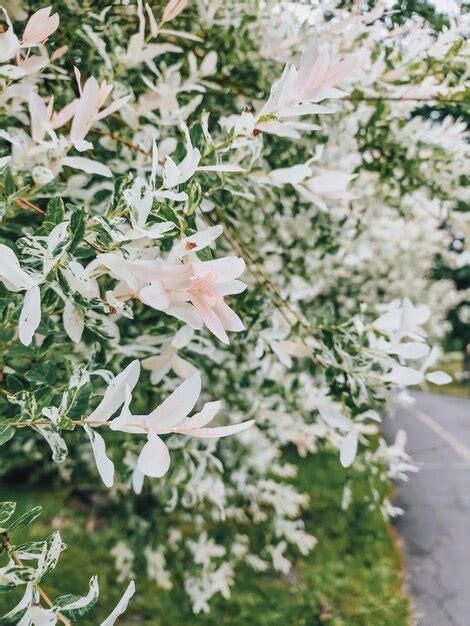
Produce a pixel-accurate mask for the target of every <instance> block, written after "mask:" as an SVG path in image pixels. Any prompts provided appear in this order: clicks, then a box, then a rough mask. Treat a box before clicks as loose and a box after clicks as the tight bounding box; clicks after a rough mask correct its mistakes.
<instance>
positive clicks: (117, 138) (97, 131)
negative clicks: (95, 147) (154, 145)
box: [90, 128, 151, 157]
mask: <svg viewBox="0 0 470 626" xmlns="http://www.w3.org/2000/svg"><path fill="white" fill-rule="evenodd" d="M90 132H91V133H95V134H96V135H101V136H102V137H109V139H113V140H114V141H117V142H118V143H122V144H124V145H125V146H127V147H128V148H133V149H134V150H137V151H138V152H141V153H142V154H145V156H148V157H149V156H151V155H150V152H148V150H145V149H144V148H142V147H141V146H139V145H138V144H136V143H134V142H133V141H131V140H130V139H127V138H126V137H121V136H120V135H116V134H115V133H111V132H107V131H105V130H100V129H99V128H92V129H91V130H90Z"/></svg>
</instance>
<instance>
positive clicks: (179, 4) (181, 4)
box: [162, 0, 188, 24]
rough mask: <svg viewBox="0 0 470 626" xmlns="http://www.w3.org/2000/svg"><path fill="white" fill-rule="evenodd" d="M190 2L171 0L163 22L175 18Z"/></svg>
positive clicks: (166, 8) (164, 12)
mask: <svg viewBox="0 0 470 626" xmlns="http://www.w3.org/2000/svg"><path fill="white" fill-rule="evenodd" d="M187 4H188V0H170V1H169V3H168V4H167V5H166V7H165V10H164V11H163V17H162V24H164V23H165V22H169V21H171V20H173V19H174V18H175V17H176V16H177V15H179V14H180V13H181V11H183V10H184V9H185V8H186V6H187Z"/></svg>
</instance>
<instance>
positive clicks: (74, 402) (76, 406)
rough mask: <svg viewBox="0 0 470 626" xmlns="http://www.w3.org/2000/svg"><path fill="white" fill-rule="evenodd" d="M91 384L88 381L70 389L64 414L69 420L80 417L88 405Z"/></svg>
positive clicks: (91, 391)
mask: <svg viewBox="0 0 470 626" xmlns="http://www.w3.org/2000/svg"><path fill="white" fill-rule="evenodd" d="M92 393H93V385H92V384H91V383H90V382H87V383H85V384H84V385H82V386H81V387H76V388H74V389H72V390H71V392H70V393H69V396H68V399H67V400H68V401H67V408H66V411H65V414H66V416H67V417H68V418H69V419H71V420H79V419H81V418H82V417H83V416H84V415H85V413H86V412H87V410H88V407H89V406H90V399H91V394H92Z"/></svg>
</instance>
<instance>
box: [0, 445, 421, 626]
mask: <svg viewBox="0 0 470 626" xmlns="http://www.w3.org/2000/svg"><path fill="white" fill-rule="evenodd" d="M351 480H353V481H354V493H355V501H354V502H353V503H352V504H351V506H350V508H349V509H348V510H347V511H342V510H341V498H342V493H343V487H344V485H345V483H346V481H351ZM299 481H300V485H301V489H302V490H304V491H306V492H308V493H309V494H310V496H311V503H312V505H311V509H310V510H309V511H308V514H307V515H306V517H305V523H306V526H307V529H308V530H309V531H311V532H312V533H313V534H314V535H315V536H316V537H317V539H318V544H317V546H316V547H315V549H314V550H313V551H312V553H311V554H310V555H309V556H308V557H307V558H304V559H301V560H299V561H298V563H297V564H296V567H295V569H294V571H293V572H292V573H291V574H289V576H287V577H282V576H281V575H276V576H274V575H269V576H267V575H260V574H254V573H253V572H252V571H251V570H248V569H246V570H243V569H242V570H241V571H239V572H238V575H237V580H236V583H235V585H234V586H233V588H232V596H231V598H230V600H229V601H225V600H223V599H222V598H219V597H218V598H217V599H216V600H215V601H214V602H213V605H212V612H211V613H210V614H209V615H202V616H201V615H199V616H195V615H193V614H192V612H191V608H190V606H189V603H188V600H187V598H186V597H185V594H184V592H183V590H182V589H181V588H174V589H173V590H172V591H171V592H166V591H162V590H161V589H159V588H157V587H156V586H155V584H154V583H152V581H148V580H146V577H145V574H143V573H142V574H141V575H140V576H138V577H137V584H138V591H137V593H136V595H135V596H134V598H133V599H132V601H131V604H130V606H129V609H128V611H127V613H126V614H125V616H123V617H122V618H121V619H120V621H119V624H121V625H122V626H125V625H128V626H131V625H136V624H139V625H152V626H170V625H171V626H180V625H183V624H184V625H186V624H191V626H240V625H242V624H248V623H249V624H250V625H253V626H302V625H305V626H307V625H308V626H316V625H323V624H325V625H330V626H370V625H371V624H374V625H380V626H405V625H407V624H408V623H409V617H408V616H409V600H408V598H407V597H406V595H405V594H404V592H403V575H402V566H401V555H400V553H399V551H398V550H397V548H396V546H395V544H394V541H393V539H392V536H391V533H390V529H389V526H388V524H387V523H386V522H385V521H384V520H383V518H382V516H381V515H380V513H379V512H378V511H375V510H370V509H369V508H368V505H367V504H366V503H365V501H364V498H365V497H366V494H367V493H368V492H369V489H370V488H369V486H368V484H367V476H366V475H365V474H364V473H362V474H360V473H357V472H356V471H355V470H352V469H350V470H343V469H342V468H340V466H339V462H338V459H337V457H336V456H333V455H331V454H327V453H321V454H318V455H314V456H311V457H310V458H308V459H306V460H305V461H303V462H302V464H301V471H300V476H299ZM66 496H67V494H66V492H65V491H60V490H58V491H55V492H52V493H51V492H50V491H49V492H46V491H40V490H38V489H36V490H35V491H34V492H31V491H30V490H27V489H26V488H24V487H21V486H18V485H15V486H11V485H10V486H9V485H4V486H3V487H2V488H0V499H1V500H7V499H14V500H16V501H17V502H18V508H19V511H21V512H22V511H23V510H24V509H26V508H27V507H28V506H32V505H35V504H38V503H41V504H42V505H43V507H44V513H43V515H42V516H41V518H39V520H37V521H36V522H35V523H34V524H33V525H32V526H31V527H28V528H27V529H23V530H22V531H20V532H21V537H19V538H18V540H19V541H24V540H26V539H33V538H42V537H44V536H46V535H47V534H48V533H49V532H50V523H51V521H52V520H53V519H54V518H55V519H56V520H58V519H62V520H64V522H65V523H64V527H63V529H61V534H62V538H63V540H64V541H65V542H66V543H68V544H69V546H70V547H69V549H68V550H67V551H65V552H64V553H63V554H62V557H61V560H60V562H59V566H58V567H57V569H56V570H55V572H53V573H52V574H50V575H49V576H48V578H47V579H46V580H45V581H44V585H43V586H44V588H45V589H46V591H47V593H48V594H49V595H50V597H56V596H57V595H60V594H61V593H76V594H84V593H85V592H86V590H87V586H88V580H89V578H90V577H91V575H92V574H93V573H97V574H98V575H99V581H100V587H101V594H100V599H99V603H98V606H97V607H96V608H95V609H93V611H92V612H90V613H89V617H87V618H86V619H84V620H82V621H81V622H80V624H82V626H91V625H93V626H96V624H99V623H100V620H101V619H103V618H104V617H105V616H106V614H107V613H109V612H110V610H111V609H112V607H113V606H114V603H115V602H116V601H117V599H118V598H119V595H120V593H121V592H122V591H123V589H124V587H125V584H124V583H123V584H117V583H116V582H115V580H116V576H117V573H116V571H115V569H114V565H113V563H112V560H111V559H110V557H109V553H108V550H109V546H110V545H112V538H111V536H110V531H109V528H108V527H107V526H106V525H104V526H103V527H102V528H101V529H98V530H90V511H89V510H88V511H87V510H86V508H80V507H76V508H75V509H73V510H72V512H71V510H70V502H69V506H67V507H66V506H65V499H66ZM14 540H15V538H13V541H14ZM14 602H15V599H14V597H13V594H12V593H7V594H5V593H4V594H0V609H1V610H2V613H0V614H3V613H4V612H6V610H8V609H10V608H11V607H12V606H13V604H14Z"/></svg>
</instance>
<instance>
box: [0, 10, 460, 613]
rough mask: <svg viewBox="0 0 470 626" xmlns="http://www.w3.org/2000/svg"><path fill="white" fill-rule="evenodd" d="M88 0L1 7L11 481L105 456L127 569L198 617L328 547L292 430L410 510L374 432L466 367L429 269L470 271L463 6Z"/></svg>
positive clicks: (446, 285)
mask: <svg viewBox="0 0 470 626" xmlns="http://www.w3.org/2000/svg"><path fill="white" fill-rule="evenodd" d="M95 4H96V3H92V2H80V3H77V2H75V1H74V0H70V1H68V2H64V3H61V6H60V8H59V13H60V16H59V15H58V14H57V13H54V12H53V10H51V9H50V8H41V5H40V4H38V3H36V2H29V3H24V6H25V8H27V9H28V11H27V12H25V11H23V8H22V5H20V4H18V3H7V5H6V7H5V17H4V29H3V32H2V33H1V34H0V60H1V62H2V66H1V68H0V72H1V75H0V80H1V82H2V93H1V100H0V123H1V126H2V130H1V135H0V138H1V144H0V155H1V156H0V167H1V180H0V194H1V202H2V221H1V225H0V290H1V291H0V315H1V330H0V348H1V370H0V371H1V373H2V381H1V384H2V387H1V391H2V394H1V396H0V405H1V406H0V409H1V415H2V418H1V422H0V443H1V444H2V446H3V447H2V452H3V454H4V458H5V463H4V464H3V467H2V472H3V473H4V474H8V473H10V475H12V476H18V475H19V474H21V472H24V473H27V474H28V476H29V477H31V478H30V480H31V481H34V480H36V481H41V480H42V479H43V477H44V476H46V475H47V476H48V477H50V476H51V475H54V476H57V477H58V478H60V480H62V481H65V482H70V483H72V484H80V485H82V486H86V487H87V488H88V489H90V490H91V491H93V492H96V493H101V492H102V491H103V490H104V487H102V485H101V483H98V480H97V472H98V473H99V475H100V477H101V480H102V483H103V484H104V486H105V487H106V488H107V489H109V490H110V491H109V492H107V495H106V498H107V499H109V502H110V507H112V509H113V510H114V511H115V512H116V515H117V516H119V518H120V519H121V520H122V521H123V523H124V524H125V525H126V527H130V528H132V529H133V532H132V535H130V536H125V537H124V536H123V535H122V534H119V533H118V532H117V530H118V529H116V534H115V545H114V547H113V548H112V554H113V555H114V557H115V559H116V563H117V569H118V571H119V580H120V582H124V580H125V579H131V578H133V577H134V572H133V568H134V562H136V563H139V568H138V569H139V571H140V570H142V569H146V571H147V574H148V576H149V577H150V578H153V579H154V580H155V582H156V583H157V585H158V586H159V587H161V588H163V589H165V590H167V591H169V590H170V589H172V588H173V587H175V586H176V581H178V586H179V587H180V588H181V589H184V591H185V593H186V594H187V596H188V597H189V600H190V603H191V605H192V610H193V611H194V613H196V614H198V613H201V612H204V613H207V612H209V611H210V605H211V602H212V601H213V600H215V599H216V598H217V596H218V595H219V594H220V595H221V596H222V597H223V598H224V599H227V598H228V597H229V596H230V594H231V589H232V586H233V583H234V581H235V578H236V577H237V575H238V574H237V572H239V571H240V570H241V568H243V567H244V566H246V565H248V567H251V568H252V569H253V571H254V572H257V573H260V572H267V571H269V570H273V569H274V570H276V571H278V572H280V573H282V574H287V573H288V572H289V571H290V569H291V567H292V566H293V563H295V560H296V559H297V558H298V557H299V555H304V556H305V555H307V554H308V553H309V552H310V551H311V550H312V548H313V547H314V546H315V544H316V540H315V538H314V536H313V535H312V534H311V531H310V529H309V528H308V527H306V525H305V523H304V516H305V511H307V510H308V508H309V506H310V504H309V503H310V499H309V495H308V493H307V492H304V491H303V489H302V487H303V485H302V483H301V482H300V483H298V482H296V481H295V477H296V475H297V473H298V459H297V458H296V457H295V456H293V457H292V458H290V459H286V457H285V455H284V450H285V448H286V447H287V446H294V447H295V448H296V450H297V453H298V455H299V456H300V457H305V456H307V455H308V454H311V453H313V454H315V453H316V452H317V451H318V450H319V449H323V448H324V447H326V448H328V449H329V450H331V451H333V452H334V453H335V454H337V455H338V456H339V460H340V462H341V465H342V466H343V467H344V468H348V467H355V468H356V467H357V468H362V471H364V472H365V473H366V475H367V476H369V477H370V481H369V486H370V492H369V496H368V498H367V499H366V502H367V504H366V503H365V502H364V501H362V505H363V506H368V507H370V508H371V509H373V510H374V511H376V512H377V514H381V515H383V516H384V517H387V516H388V515H390V514H396V513H397V512H398V511H397V510H396V509H395V508H394V507H393V506H392V505H391V504H390V502H389V500H388V496H387V494H388V484H389V481H390V480H391V479H395V478H403V477H404V475H405V473H406V472H408V471H413V469H414V468H413V466H412V465H411V463H410V459H409V457H408V455H407V454H406V452H405V450H404V444H405V440H404V437H403V435H402V434H400V436H399V438H398V440H397V442H395V444H394V445H392V446H389V447H387V446H386V445H385V443H384V442H381V443H380V445H379V446H378V447H375V446H374V445H373V437H375V435H376V434H377V430H378V423H379V422H380V420H381V415H382V414H384V413H385V412H386V410H387V403H388V401H389V399H390V398H391V396H392V394H393V392H394V390H396V389H397V388H398V389H402V388H403V387H405V386H407V385H415V384H421V383H424V382H425V381H427V382H430V383H433V384H445V383H447V382H448V381H449V380H450V377H449V376H448V375H447V374H446V373H445V372H442V371H440V370H437V371H436V370H434V365H435V363H436V361H437V359H438V356H439V351H438V349H437V348H432V347H431V345H432V343H433V342H434V341H436V340H438V339H439V338H440V337H442V335H443V334H444V333H445V331H446V326H445V324H444V323H443V320H444V318H445V316H446V314H447V311H448V310H449V309H450V308H451V307H453V306H455V305H456V304H458V302H459V301H460V300H461V298H463V297H464V295H465V294H464V292H460V293H457V291H456V290H455V289H454V288H453V285H452V284H451V283H450V282H449V281H446V280H439V281H434V280H433V279H432V269H433V264H434V260H435V258H436V256H437V255H440V256H441V258H442V259H443V262H445V263H446V264H447V265H448V266H449V267H454V266H455V265H456V264H458V263H459V262H460V261H458V260H457V256H458V255H457V254H455V250H453V249H452V246H451V245H450V241H451V234H450V232H451V230H452V228H453V226H452V225H453V224H454V222H455V223H459V220H462V219H463V218H462V215H465V214H464V213H463V212H461V211H459V212H454V211H453V209H454V207H455V206H458V207H461V206H462V204H463V203H464V202H465V198H466V196H465V188H464V187H463V183H464V180H465V159H466V155H467V153H468V144H467V143H466V135H465V125H464V123H463V122H462V121H461V120H459V119H456V118H455V117H454V115H453V113H449V114H448V115H445V116H443V115H441V112H442V106H448V105H449V103H462V102H464V99H465V95H466V92H465V87H464V78H465V71H466V70H465V53H466V49H467V44H466V42H465V41H464V38H463V36H462V34H463V32H464V29H465V23H466V18H465V16H461V15H456V16H455V18H450V19H449V20H448V24H447V25H446V26H444V25H443V24H439V25H438V26H436V24H435V23H433V22H434V21H432V22H431V23H428V22H427V21H426V19H425V18H423V17H422V15H421V14H420V12H419V11H418V12H415V11H414V8H413V7H411V9H410V11H409V12H407V13H406V14H405V13H404V14H403V15H402V16H401V17H402V18H403V19H398V17H397V15H396V12H395V11H394V10H393V7H390V6H389V4H390V3H388V2H380V3H376V6H374V7H373V8H371V9H369V7H368V6H367V4H366V3H364V5H362V4H361V5H360V6H359V5H357V4H355V5H354V6H353V7H348V6H347V4H345V5H343V3H338V4H337V5H334V6H332V7H328V9H326V8H325V7H324V6H321V5H320V6H318V7H317V8H310V9H309V8H306V7H302V6H301V5H300V4H299V3H295V2H281V3H279V2H275V3H259V2H257V1H255V0H252V1H251V0H250V1H248V2H240V3H238V2H234V3H223V2H220V1H219V0H198V1H197V2H191V3H188V2H186V1H185V0H171V1H170V2H169V3H161V2H152V3H150V4H148V5H144V4H143V3H142V2H141V1H140V0H136V1H135V2H131V3H129V4H126V5H124V4H123V5H120V4H113V5H110V6H105V7H103V8H101V7H100V8H97V7H96V6H95ZM33 11H35V12H33ZM30 13H31V15H30V17H29V18H28V20H27V21H26V23H25V20H26V18H27V14H30ZM302 15H303V17H304V18H307V19H304V20H303V21H302ZM12 20H13V21H12ZM312 42H313V43H312ZM462 106H464V105H462ZM424 108H425V109H426V112H425V113H424ZM459 110H460V109H459ZM443 223H445V224H446V225H450V226H451V228H450V229H449V228H442V224H443ZM431 312H432V315H431ZM200 396H202V400H203V403H202V404H201V405H199V404H198V403H199V398H200ZM402 397H404V394H403V393H402ZM222 401H223V404H222ZM196 405H198V407H199V406H200V410H197V409H196V412H194V409H195V406H196ZM214 423H215V424H217V425H214ZM254 423H256V424H254ZM51 456H52V461H53V462H54V463H55V464H56V467H57V474H52V470H51V464H50V462H48V460H49V457H51ZM46 459H47V461H46ZM95 467H96V469H95ZM96 470H97V471H96ZM376 479H377V480H378V481H379V482H380V483H382V488H378V487H377V485H376V484H375V481H376ZM353 487H354V485H352V486H350V487H348V489H349V491H347V493H348V494H349V495H351V496H352V497H354V492H355V490H354V488H353ZM133 494H136V495H133ZM348 497H349V496H348ZM155 520H158V524H155ZM143 562H144V563H145V564H146V567H145V565H144V566H143V567H141V566H140V564H142V563H143ZM181 564H184V567H183V571H182V572H181ZM178 568H179V569H178ZM33 591H34V590H33ZM35 600H36V598H35V596H34V593H33V594H32V596H31V598H30V599H28V602H33V603H34V602H35ZM126 600H127V596H125V599H124V601H123V602H124V604H126ZM69 601H71V600H70V598H69V597H67V598H66V599H65V600H61V602H60V607H59V608H60V611H59V612H57V610H56V612H55V617H57V618H59V619H61V617H60V614H62V612H63V611H67V610H68V609H66V608H65V607H66V605H67V603H68V602H69ZM28 610H29V609H28ZM41 610H48V609H45V608H44V607H42V608H41ZM71 610H72V609H71ZM71 615H72V617H70V616H69V617H67V616H65V617H64V619H66V620H67V619H69V618H70V619H72V618H73V619H75V615H74V614H71ZM34 619H36V618H34ZM34 619H33V618H31V620H32V622H33V623H34V624H36V623H39V622H38V620H37V619H36V621H34ZM38 619H39V618H38ZM110 619H114V617H113V618H110ZM62 621H63V620H62ZM105 623H111V622H109V621H108V622H105Z"/></svg>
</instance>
